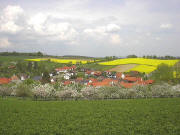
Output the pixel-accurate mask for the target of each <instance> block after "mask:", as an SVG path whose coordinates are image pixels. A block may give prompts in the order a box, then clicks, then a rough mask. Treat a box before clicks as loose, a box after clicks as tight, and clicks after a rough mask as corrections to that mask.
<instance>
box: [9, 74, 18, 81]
mask: <svg viewBox="0 0 180 135" xmlns="http://www.w3.org/2000/svg"><path fill="white" fill-rule="evenodd" d="M11 80H19V78H18V77H17V76H16V75H14V76H12V77H11Z"/></svg>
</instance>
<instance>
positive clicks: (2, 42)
mask: <svg viewBox="0 0 180 135" xmlns="http://www.w3.org/2000/svg"><path fill="white" fill-rule="evenodd" d="M10 45H11V43H10V42H9V40H8V38H0V48H7V47H9V46H10Z"/></svg>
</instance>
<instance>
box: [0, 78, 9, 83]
mask: <svg viewBox="0 0 180 135" xmlns="http://www.w3.org/2000/svg"><path fill="white" fill-rule="evenodd" d="M10 81H11V79H9V78H0V84H8V83H9V82H10Z"/></svg>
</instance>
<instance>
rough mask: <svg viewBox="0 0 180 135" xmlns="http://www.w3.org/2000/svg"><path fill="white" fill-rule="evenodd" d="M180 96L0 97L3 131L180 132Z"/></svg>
mask: <svg viewBox="0 0 180 135" xmlns="http://www.w3.org/2000/svg"><path fill="white" fill-rule="evenodd" d="M179 118H180V98H161V99H124V100H99V101H95V100H93V101H31V100H19V99H17V98H7V99H2V98H0V135H15V134H16V135H21V134H22V135H66V134H67V135H73V134H75V135H83V134H84V135H88V134H89V135H105V134H107V135H109V134H113V135H119V134H121V135H128V134H132V135H133V134H135V135H140V134H149V135H150V134H156V135H179V134H180V119H179Z"/></svg>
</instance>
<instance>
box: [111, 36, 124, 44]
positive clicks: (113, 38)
mask: <svg viewBox="0 0 180 135" xmlns="http://www.w3.org/2000/svg"><path fill="white" fill-rule="evenodd" d="M110 42H111V43H112V44H115V45H116V44H121V43H122V39H121V38H120V36H119V35H118V34H113V35H111V37H110Z"/></svg>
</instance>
